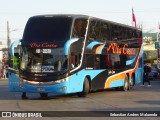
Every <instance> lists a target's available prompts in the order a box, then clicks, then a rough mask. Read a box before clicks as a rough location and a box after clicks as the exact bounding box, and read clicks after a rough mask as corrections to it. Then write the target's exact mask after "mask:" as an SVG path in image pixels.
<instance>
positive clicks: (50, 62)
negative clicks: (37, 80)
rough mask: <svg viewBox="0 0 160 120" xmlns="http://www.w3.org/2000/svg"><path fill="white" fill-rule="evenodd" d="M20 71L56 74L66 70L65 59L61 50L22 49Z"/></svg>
mask: <svg viewBox="0 0 160 120" xmlns="http://www.w3.org/2000/svg"><path fill="white" fill-rule="evenodd" d="M20 69H21V70H22V71H26V72H31V73H56V72H64V71H66V70H67V57H66V56H65V55H64V49H63V48H54V49H29V48H27V47H23V48H22V59H21V63H20Z"/></svg>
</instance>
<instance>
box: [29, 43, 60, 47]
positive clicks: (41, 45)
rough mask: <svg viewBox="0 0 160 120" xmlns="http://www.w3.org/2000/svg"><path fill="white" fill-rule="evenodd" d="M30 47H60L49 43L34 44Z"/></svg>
mask: <svg viewBox="0 0 160 120" xmlns="http://www.w3.org/2000/svg"><path fill="white" fill-rule="evenodd" d="M30 47H31V48H56V47H58V45H56V44H54V43H47V42H45V43H36V42H34V43H31V44H30Z"/></svg>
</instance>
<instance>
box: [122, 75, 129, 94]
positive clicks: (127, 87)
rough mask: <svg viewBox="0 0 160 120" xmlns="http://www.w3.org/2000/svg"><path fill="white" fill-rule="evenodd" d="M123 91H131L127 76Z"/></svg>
mask: <svg viewBox="0 0 160 120" xmlns="http://www.w3.org/2000/svg"><path fill="white" fill-rule="evenodd" d="M122 90H123V91H128V90H129V80H128V76H127V75H126V76H125V79H124V85H123V87H122Z"/></svg>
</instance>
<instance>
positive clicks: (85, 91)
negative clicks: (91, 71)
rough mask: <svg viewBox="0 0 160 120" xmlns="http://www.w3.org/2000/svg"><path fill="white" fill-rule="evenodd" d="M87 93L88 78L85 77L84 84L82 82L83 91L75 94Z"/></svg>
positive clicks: (80, 95) (85, 94) (82, 95)
mask: <svg viewBox="0 0 160 120" xmlns="http://www.w3.org/2000/svg"><path fill="white" fill-rule="evenodd" d="M88 93H89V80H88V78H85V80H84V84H83V91H82V92H78V93H77V95H78V97H86V96H87V94H88Z"/></svg>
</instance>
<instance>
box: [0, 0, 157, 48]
mask: <svg viewBox="0 0 160 120" xmlns="http://www.w3.org/2000/svg"><path fill="white" fill-rule="evenodd" d="M132 8H133V9H134V14H135V17H136V21H137V26H142V30H143V32H158V24H159V23H160V0H0V41H2V42H3V44H4V45H5V44H6V41H7V21H8V22H9V28H10V38H11V40H12V41H14V40H16V39H21V38H22V36H23V31H24V28H25V25H26V23H27V20H28V19H29V18H30V17H31V16H35V15H44V14H83V15H89V16H93V17H98V18H101V19H106V20H109V21H114V22H118V23H122V24H126V25H130V26H131V25H132Z"/></svg>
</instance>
